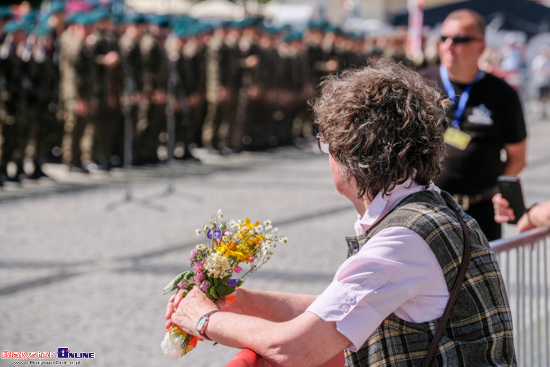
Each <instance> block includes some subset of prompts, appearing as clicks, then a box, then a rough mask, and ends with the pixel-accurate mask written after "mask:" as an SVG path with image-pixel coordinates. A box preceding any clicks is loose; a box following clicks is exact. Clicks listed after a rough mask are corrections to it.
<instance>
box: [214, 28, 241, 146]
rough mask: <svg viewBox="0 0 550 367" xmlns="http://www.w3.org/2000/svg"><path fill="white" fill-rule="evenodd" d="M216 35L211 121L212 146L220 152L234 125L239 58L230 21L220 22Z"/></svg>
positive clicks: (235, 37)
mask: <svg viewBox="0 0 550 367" xmlns="http://www.w3.org/2000/svg"><path fill="white" fill-rule="evenodd" d="M216 35H217V36H218V37H220V41H221V42H220V43H219V46H218V44H217V42H218V41H216V43H215V45H216V47H219V49H218V51H217V62H218V68H217V69H218V79H219V85H218V90H217V108H216V113H215V115H214V119H213V122H212V144H211V145H212V147H213V148H214V149H217V150H219V151H220V152H223V151H227V149H229V148H230V146H231V143H230V142H229V139H230V135H229V134H230V129H231V128H232V127H233V126H234V125H235V116H236V104H237V103H236V102H237V97H238V90H239V81H238V80H236V77H238V75H237V72H238V71H239V70H238V69H239V68H238V66H237V62H238V60H239V52H238V44H237V42H238V38H237V37H238V34H237V33H236V32H234V31H233V26H232V25H231V23H230V22H226V23H224V24H222V26H221V27H220V28H219V30H218V31H217V32H215V34H214V37H213V39H215V37H216Z"/></svg>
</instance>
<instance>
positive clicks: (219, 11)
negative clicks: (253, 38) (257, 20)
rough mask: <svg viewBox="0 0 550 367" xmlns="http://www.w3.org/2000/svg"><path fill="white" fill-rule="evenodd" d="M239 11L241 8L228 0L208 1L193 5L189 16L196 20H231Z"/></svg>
mask: <svg viewBox="0 0 550 367" xmlns="http://www.w3.org/2000/svg"><path fill="white" fill-rule="evenodd" d="M238 10H239V6H238V5H235V3H232V2H231V1H228V0H206V1H201V2H200V3H197V4H195V5H193V6H192V7H191V10H190V13H189V15H191V16H192V17H195V18H216V19H226V20H231V19H233V18H234V17H235V15H236V12H237V11H238ZM242 10H244V9H242ZM243 15H244V14H243Z"/></svg>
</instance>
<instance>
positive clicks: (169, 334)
mask: <svg viewBox="0 0 550 367" xmlns="http://www.w3.org/2000/svg"><path fill="white" fill-rule="evenodd" d="M198 340H199V338H197V337H196V336H193V335H187V334H186V333H185V331H183V330H181V329H180V328H179V327H177V326H172V327H171V328H170V329H168V331H166V334H164V340H163V341H162V343H160V347H161V349H162V352H163V353H164V355H165V356H166V357H168V358H170V359H178V358H180V357H182V356H184V355H185V354H186V353H188V352H190V351H191V350H193V349H194V348H195V346H196V345H197V341H198Z"/></svg>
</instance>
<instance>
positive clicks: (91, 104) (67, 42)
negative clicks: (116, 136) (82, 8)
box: [60, 13, 98, 173]
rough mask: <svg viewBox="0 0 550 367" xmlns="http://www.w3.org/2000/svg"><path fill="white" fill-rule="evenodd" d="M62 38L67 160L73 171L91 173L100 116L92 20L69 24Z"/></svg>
mask: <svg viewBox="0 0 550 367" xmlns="http://www.w3.org/2000/svg"><path fill="white" fill-rule="evenodd" d="M68 23H69V26H68V29H67V31H65V32H63V33H62V35H61V39H60V42H61V58H60V71H61V87H60V98H61V100H62V103H63V106H64V113H63V115H64V136H63V146H62V149H63V160H64V162H65V163H66V164H68V165H69V167H70V169H71V171H75V172H83V173H87V172H89V171H88V169H87V168H86V167H85V166H86V165H88V164H89V163H90V162H91V160H92V151H91V147H92V136H93V130H94V123H95V121H96V116H97V105H98V101H97V94H96V93H94V90H93V86H94V80H95V78H96V72H97V68H96V63H95V60H94V49H95V44H96V42H97V38H96V37H95V36H93V34H92V32H93V27H92V19H91V18H90V17H89V16H88V15H87V14H86V13H77V14H73V16H72V17H71V18H70V19H69V20H68Z"/></svg>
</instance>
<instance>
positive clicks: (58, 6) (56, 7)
mask: <svg viewBox="0 0 550 367" xmlns="http://www.w3.org/2000/svg"><path fill="white" fill-rule="evenodd" d="M49 6H50V9H49V13H50V14H54V13H61V12H64V11H65V2H64V1H52V2H51V3H50V5H49Z"/></svg>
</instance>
